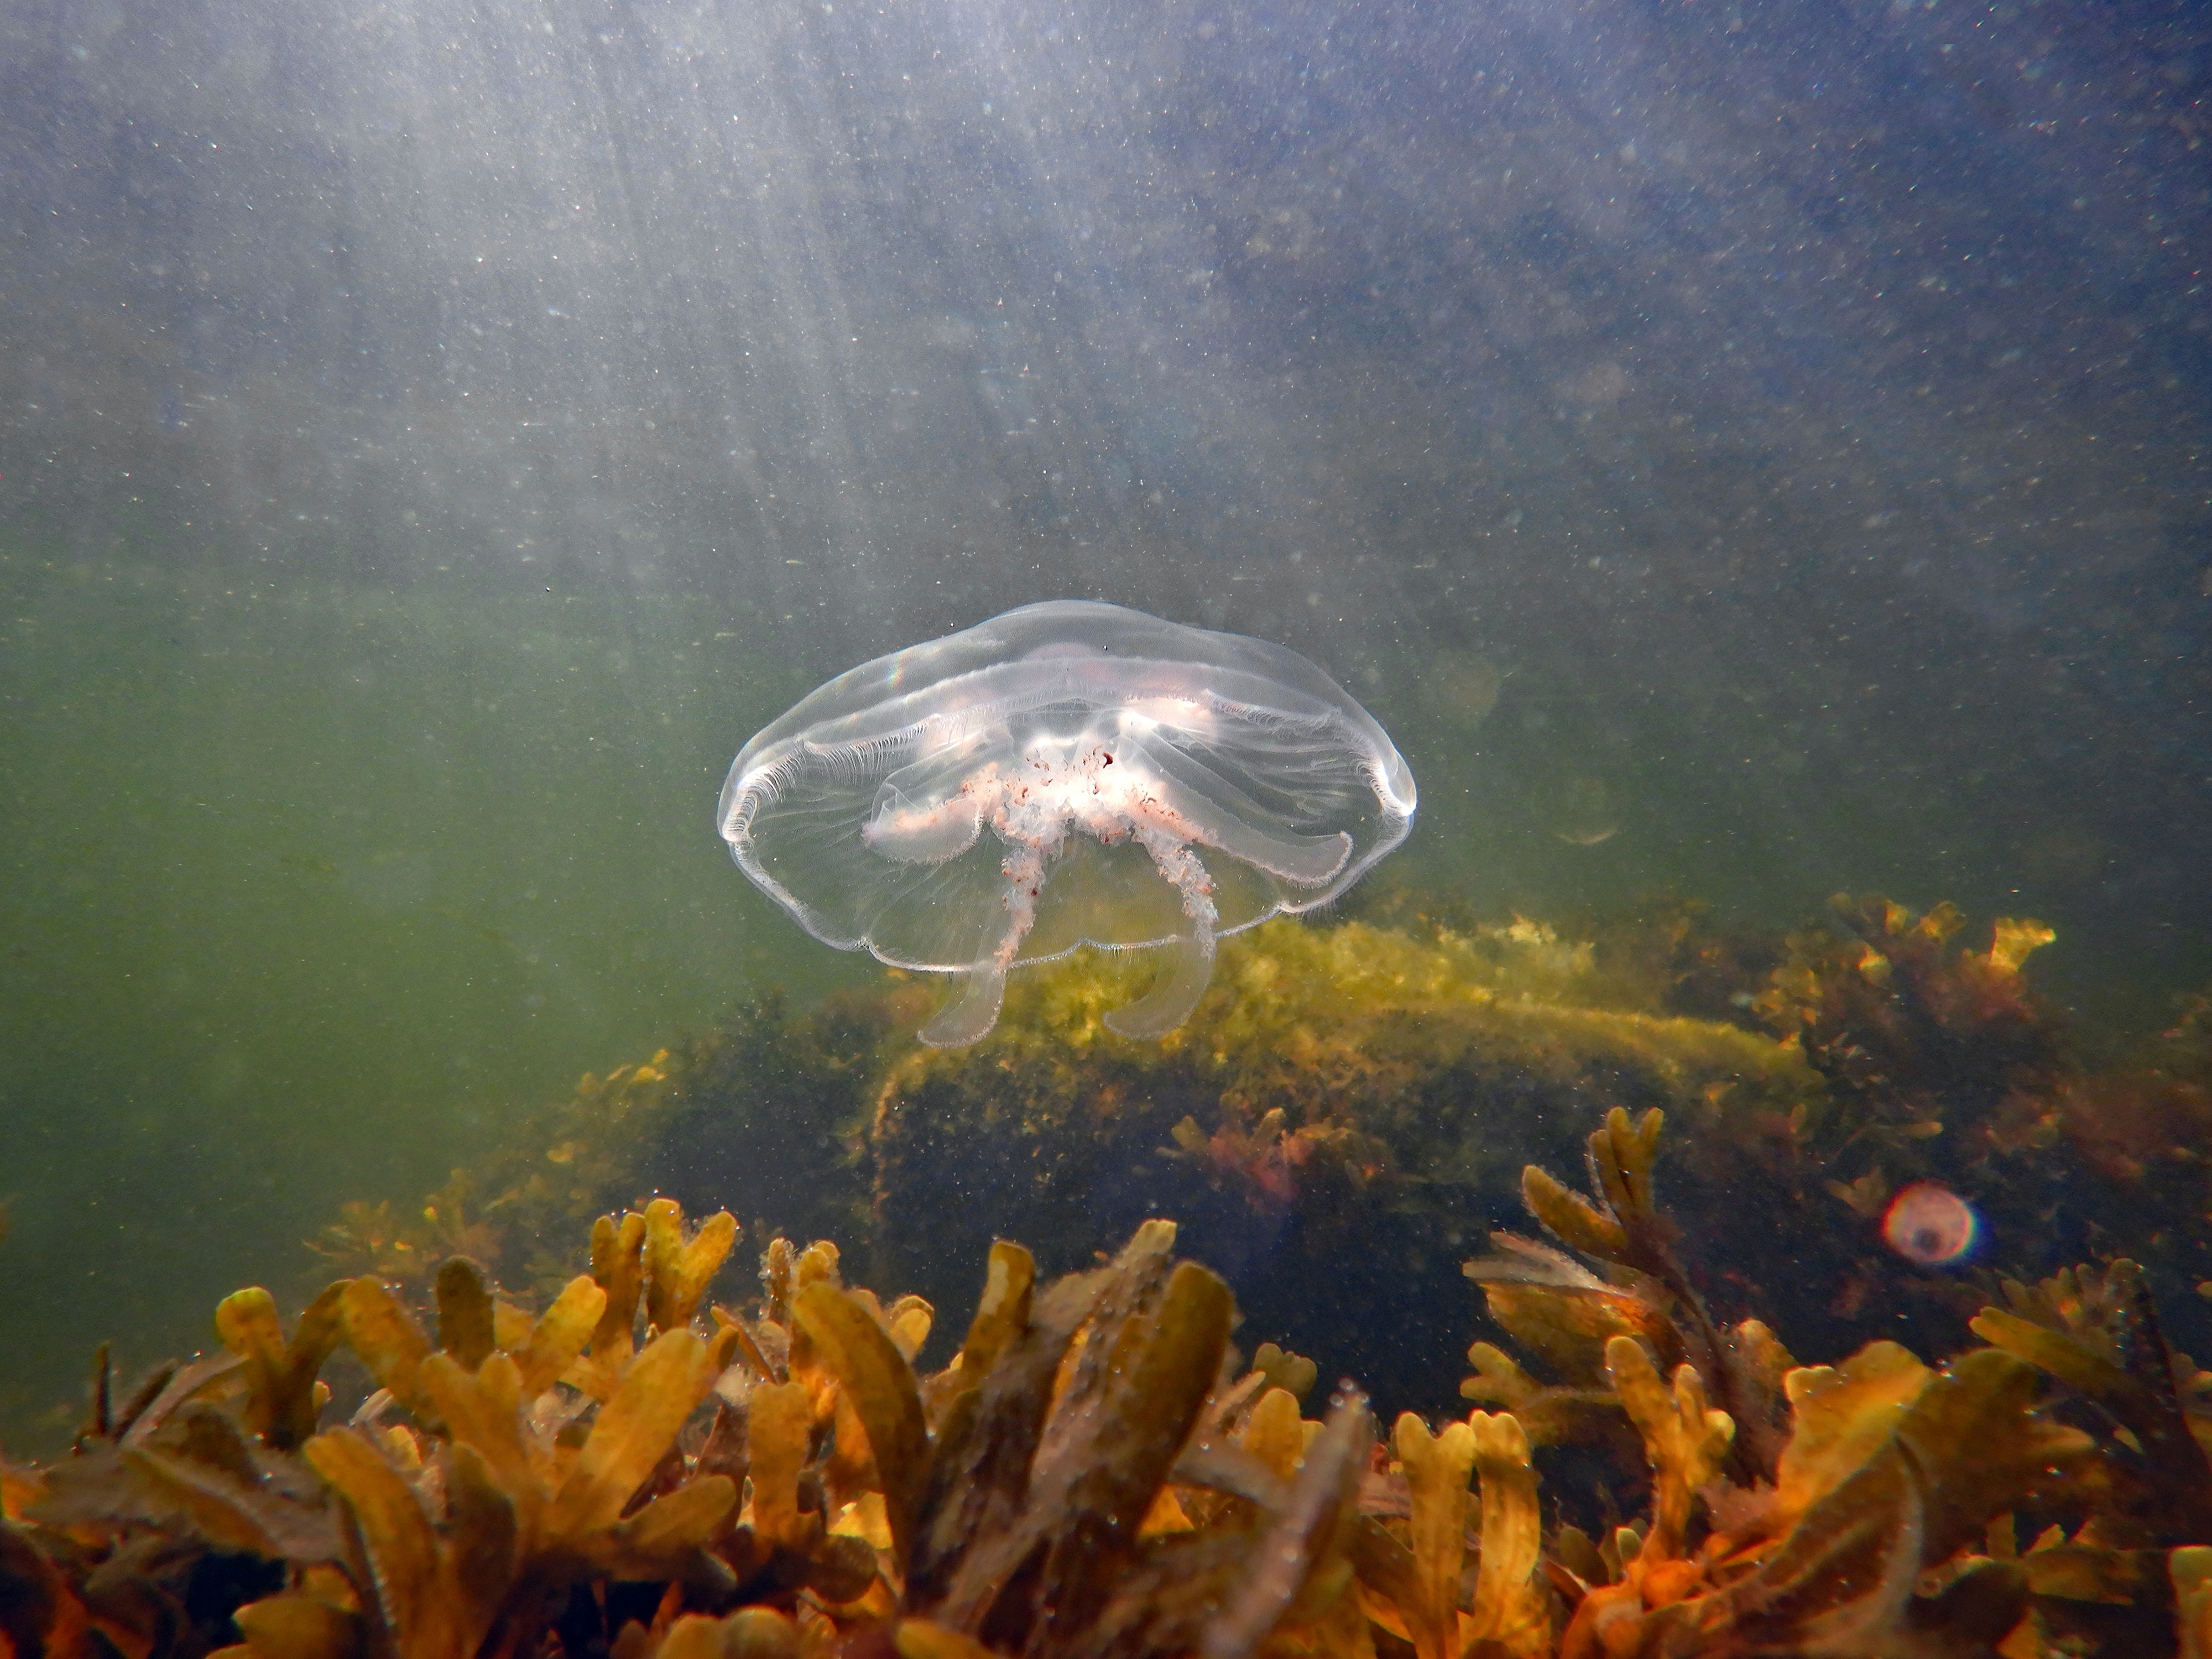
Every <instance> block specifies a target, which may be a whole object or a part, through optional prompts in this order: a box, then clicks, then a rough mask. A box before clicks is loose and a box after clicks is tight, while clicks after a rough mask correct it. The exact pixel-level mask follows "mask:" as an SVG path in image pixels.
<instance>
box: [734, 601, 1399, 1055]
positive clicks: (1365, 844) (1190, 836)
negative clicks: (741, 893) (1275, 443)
mask: <svg viewBox="0 0 2212 1659" xmlns="http://www.w3.org/2000/svg"><path fill="white" fill-rule="evenodd" d="M1413 801H1414V796H1413V773H1412V772H1411V771H1410V770H1408V769H1407V765H1406V763H1405V761H1404V760H1403V758H1401V757H1400V755H1399V753H1398V751H1397V750H1396V749H1395V748H1394V747H1393V746H1392V745H1391V743H1390V739H1389V737H1388V736H1387V735H1386V734H1385V733H1384V732H1383V728H1382V727H1381V726H1378V725H1376V723H1375V720H1374V718H1373V716H1371V715H1370V714H1368V712H1367V711H1366V710H1365V709H1364V708H1361V707H1360V706H1359V705H1358V703H1356V702H1353V701H1352V698H1351V697H1349V696H1346V694H1345V691H1344V689H1343V688H1342V687H1341V686H1340V685H1338V684H1336V682H1335V681H1334V680H1332V679H1331V678H1329V677H1328V675H1327V674H1325V673H1323V672H1322V671H1321V670H1320V669H1318V668H1316V666H1315V665H1313V664H1312V663H1310V662H1309V661H1307V660H1306V659H1305V658H1304V657H1302V656H1300V655H1298V653H1297V652H1295V651H1291V650H1287V649H1285V647H1282V646H1279V645H1270V644H1268V643H1267V642H1266V641H1261V640H1254V639H1247V638H1245V637H1243V635H1237V634H1215V633H1211V632H1208V631H1207V630H1206V629H1199V628H1185V627H1182V626H1181V625H1180V624H1178V623H1169V622H1162V621H1160V620H1159V619H1158V617H1148V616H1146V615H1145V614H1144V613H1143V612H1142V611H1127V610H1124V609H1122V608H1121V606H1120V605H1098V604H1093V603H1091V602H1089V601H1087V600H1079V599H1061V600H1054V601H1053V602H1051V603H1048V604H1044V605H1024V606H1023V607H1022V608H1021V609H1020V610H1018V611H1008V612H1006V615H1004V616H1003V617H993V618H992V619H991V620H990V621H989V622H987V623H979V624H977V625H976V626H975V627H974V628H970V629H967V630H966V631H965V632H963V633H959V634H954V635H950V636H949V637H947V638H945V639H941V640H934V641H931V642H929V643H928V644H926V645H916V646H911V647H908V648H907V649H906V650H904V651H899V652H894V653H892V654H891V655H890V656H887V657H878V658H877V659H875V660H874V661H873V662H869V663H863V664H862V665H860V667H858V668H855V669H853V670H852V671H849V672H848V673H844V674H841V675H839V676H838V677H837V678H836V679H834V680H832V681H830V682H829V684H827V685H825V686H823V687H822V688H821V689H820V690H817V691H815V692H813V693H812V694H811V696H807V697H806V698H805V699H804V700H803V701H801V702H799V705H798V706H797V707H796V708H793V709H792V710H791V712H790V713H788V714H785V715H784V716H783V718H782V719H781V720H776V721H775V723H774V724H772V725H770V726H768V727H767V729H765V730H764V731H763V732H761V733H760V734H759V735H758V736H757V737H755V738H753V740H752V741H751V742H750V743H749V744H746V745H745V746H744V749H743V750H739V751H738V758H737V762H736V763H735V764H734V765H732V767H731V768H730V776H729V781H728V782H726V784H724V785H723V786H722V799H721V805H720V813H719V818H718V823H719V825H720V829H721V832H722V838H723V839H724V840H725V841H726V842H729V843H730V851H731V854H732V855H733V856H734V857H735V858H736V860H737V861H738V866H740V867H741V868H742V869H743V870H744V872H745V873H746V874H747V875H748V876H750V877H751V878H753V880H754V882H755V883H757V884H758V885H759V886H760V887H761V888H762V889H763V890H764V891H766V892H767V893H769V894H770V895H771V896H774V897H775V900H776V901H777V902H779V903H780V904H781V905H782V906H783V907H784V908H785V909H787V910H788V911H790V912H791V914H792V915H793V916H795V917H797V918H798V920H799V923H800V925H801V926H803V927H805V929H806V931H807V932H808V933H811V934H813V935H814V937H815V938H817V939H820V940H822V941H823V943H824V944H827V945H836V946H837V947H838V948H839V949H840V950H845V951H857V950H862V949H866V950H868V951H873V952H874V953H875V954H876V956H877V957H879V958H880V959H882V960H883V961H884V962H887V963H891V964H892V965H894V966H896V967H900V968H910V969H921V970H924V971H926V972H931V973H945V974H962V975H966V976H967V987H966V991H965V994H963V995H962V996H961V997H959V998H958V999H957V1000H955V1001H954V1002H953V1003H952V1004H951V1006H948V1007H947V1008H946V1009H945V1011H944V1012H941V1013H939V1015H938V1016H937V1018H935V1019H934V1020H933V1021H932V1022H931V1023H930V1024H929V1025H928V1026H927V1028H925V1029H924V1030H923V1031H922V1034H921V1036H922V1040H923V1041H924V1042H932V1043H937V1044H940V1045H945V1046H953V1045H957V1044H961V1043H967V1042H975V1040H976V1039H977V1038H979V1037H981V1036H984V1035H985V1034H986V1033H987V1032H988V1031H989V1030H990V1029H991V1028H992V1027H993V1026H994V1025H995V1024H998V1019H999V1006H1000V1002H1001V1000H1003V999H1004V997H1005V994H1006V974H1007V971H1008V969H1012V968H1013V967H1015V966H1017V965H1018V964H1020V963H1029V962H1045V961H1049V960H1051V959H1052V958H1054V957H1061V956H1065V955H1066V954H1067V953H1068V952H1069V951H1073V950H1074V949H1075V948H1076V947H1077V946H1078V945H1097V946H1099V947H1101V948H1103V949H1107V950H1133V949H1139V948H1143V947H1148V946H1157V947H1164V948H1167V949H1170V950H1171V951H1173V952H1174V953H1175V960H1174V963H1173V965H1172V969H1171V971H1170V972H1169V973H1168V974H1167V975H1164V977H1163V978H1162V980H1161V981H1160V982H1159V984H1158V987H1157V988H1155V989H1154V990H1152V991H1151V992H1150V993H1148V994H1146V995H1145V996H1143V997H1141V998H1139V1000H1137V1001H1135V1002H1133V1003H1131V1004H1130V1005H1129V1006H1127V1007H1125V1008H1121V1009H1117V1010H1116V1011H1115V1012H1113V1013H1112V1014H1109V1016H1107V1022H1106V1023H1107V1024H1109V1026H1111V1027H1112V1028H1113V1029H1114V1030H1116V1031H1118V1032H1120V1033H1121V1035H1122V1036H1131V1037H1151V1036H1161V1035H1163V1034H1164V1033H1165V1032H1168V1031H1171V1030H1174V1029H1175V1028H1176V1026H1178V1025H1180V1024H1182V1022H1183V1021H1184V1019H1186V1018H1188V1016H1189V1014H1190V1012H1191V1010H1192V1009H1193V1008H1194V1007H1195V1006H1197V1005H1198V1000H1199V998H1200V996H1202V995H1203V994H1205V991H1206V984H1207V981H1209V980H1211V979H1212V975H1213V949H1214V941H1215V940H1216V939H1218V938H1219V937H1220V936H1221V935H1222V934H1224V933H1235V932H1237V931H1238V930H1239V929H1240V928H1245V927H1254V926H1255V925H1256V924H1258V923H1260V922H1262V921H1266V920H1267V918H1268V917H1270V916H1273V915H1277V914H1279V913H1280V912H1285V911H1299V910H1310V909H1311V908H1314V907H1315V906H1316V905H1317V904H1325V903H1327V902H1328V901H1329V900H1330V899H1333V898H1334V897H1335V896H1337V895H1338V894H1339V893H1341V892H1342V891H1344V890H1345V889H1346V888H1347V887H1349V886H1350V885H1351V884H1352V883H1353V882H1355V881H1357V880H1358V878H1359V877H1360V876H1361V875H1362V874H1363V873H1364V872H1365V871H1366V870H1367V868H1368V866H1370V865H1372V864H1373V863H1374V862H1375V861H1376V860H1377V859H1379V858H1381V857H1382V856H1383V854H1386V853H1388V852H1389V850H1390V849H1391V848H1394V847H1395V846H1396V845H1397V844H1398V843H1399V842H1401V841H1403V840H1404V839H1405V838H1406V831H1407V828H1408V827H1409V826H1410V825H1411V824H1412V823H1413Z"/></svg>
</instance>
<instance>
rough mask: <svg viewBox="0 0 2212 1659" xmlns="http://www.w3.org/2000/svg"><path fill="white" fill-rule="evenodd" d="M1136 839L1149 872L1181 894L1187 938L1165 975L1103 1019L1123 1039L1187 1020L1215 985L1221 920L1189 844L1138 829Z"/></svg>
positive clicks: (1210, 885)
mask: <svg viewBox="0 0 2212 1659" xmlns="http://www.w3.org/2000/svg"><path fill="white" fill-rule="evenodd" d="M1137 839H1138V841H1139V842H1141V843H1143V846H1144V848H1145V850H1146V852H1147V853H1150V854H1152V866H1153V867H1154V868H1155V869H1157V870H1158V872H1160V874H1161V875H1162V876H1164V877H1165V878H1166V879H1167V882H1168V884H1169V885H1170V886H1171V887H1173V888H1174V889H1175V890H1176V891H1177V892H1179V893H1181V894H1182V913H1183V914H1184V915H1187V916H1188V917H1189V918H1190V933H1189V935H1188V937H1187V938H1184V939H1181V940H1179V941H1177V943H1176V947H1175V949H1176V961H1175V965H1174V966H1173V967H1172V968H1171V969H1169V971H1168V974H1167V976H1166V977H1165V978H1164V979H1163V980H1161V981H1160V982H1159V983H1158V985H1156V986H1154V987H1152V989H1151V990H1149V991H1147V992H1146V993H1145V994H1144V995H1143V996H1141V997H1139V998H1138V999H1137V1000H1135V1001H1134V1002H1133V1003H1131V1004H1130V1005H1129V1006H1127V1007H1126V1008H1116V1009H1115V1011H1114V1012H1112V1013H1110V1014H1109V1015H1107V1016H1106V1026H1107V1029H1108V1030H1111V1031H1115V1032H1116V1033H1118V1034H1119V1035H1121V1036H1125V1037H1137V1038H1143V1037H1158V1036H1166V1035H1167V1034H1168V1033H1169V1032H1170V1031H1172V1030H1175V1028H1176V1026H1178V1025H1180V1024H1182V1023H1183V1021H1185V1020H1187V1019H1188V1018H1190V1016H1191V1012H1192V1010H1194V1009H1195V1008H1196V1007H1197V1006H1198V1000H1199V999H1200V997H1202V996H1204V995H1205V994H1206V987H1207V986H1209V985H1211V984H1212V982H1213V930H1214V927H1215V925H1216V924H1217V923H1218V921H1220V919H1221V917H1220V912H1219V911H1218V909H1217V908H1215V906H1214V902H1213V878H1212V877H1211V876H1209V875H1208V874H1206V866H1205V864H1204V862H1203V861H1201V860H1200V858H1199V856H1198V854H1196V853H1194V852H1193V851H1192V850H1191V848H1190V847H1189V845H1188V843H1187V842H1182V841H1179V840H1177V839H1176V837H1175V836H1171V835H1169V834H1167V833H1166V832H1165V831H1164V830H1160V829H1153V828H1152V827H1150V826H1139V829H1138V830H1137Z"/></svg>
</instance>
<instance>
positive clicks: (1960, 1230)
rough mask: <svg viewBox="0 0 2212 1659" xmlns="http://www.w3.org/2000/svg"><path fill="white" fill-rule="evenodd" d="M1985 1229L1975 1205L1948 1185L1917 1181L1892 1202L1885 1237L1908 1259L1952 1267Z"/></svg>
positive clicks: (1884, 1226) (1883, 1229)
mask: <svg viewBox="0 0 2212 1659" xmlns="http://www.w3.org/2000/svg"><path fill="white" fill-rule="evenodd" d="M1981 1231H1982V1219H1981V1218H1980V1217H1979V1216H1978V1215H1976V1214H1975V1213H1974V1206H1972V1205H1971V1204H1969V1203H1967V1202H1966V1200H1965V1199H1963V1198H1961V1197H1960V1196H1959V1195H1958V1194H1956V1193H1954V1192H1953V1191H1952V1190H1951V1189H1950V1188H1948V1187H1945V1186H1941V1185H1939V1184H1938V1183H1936V1182H1933V1181H1916V1182H1913V1183H1912V1184H1911V1186H1910V1187H1907V1188H1905V1189H1904V1191H1902V1192H1900V1193H1899V1194H1898V1195H1897V1196H1896V1197H1895V1198H1894V1199H1893V1200H1891V1201H1890V1206H1889V1212H1888V1213H1887V1214H1886V1215H1885V1216H1883V1217H1882V1218H1881V1236H1882V1238H1883V1241H1884V1242H1885V1243H1887V1244H1888V1246H1889V1248H1890V1249H1893V1250H1895V1251H1896V1252H1897V1253H1898V1255H1901V1256H1903V1257H1904V1258H1905V1260H1906V1261H1917V1262H1918V1263H1919V1264H1920V1265H1921V1266H1922V1267H1949V1266H1950V1265H1951V1264H1952V1263H1954V1262H1956V1261H1965V1260H1966V1257H1967V1256H1968V1255H1970V1254H1972V1250H1973V1248H1974V1241H1975V1239H1976V1238H1978V1237H1979V1236H1980V1234H1981Z"/></svg>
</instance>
